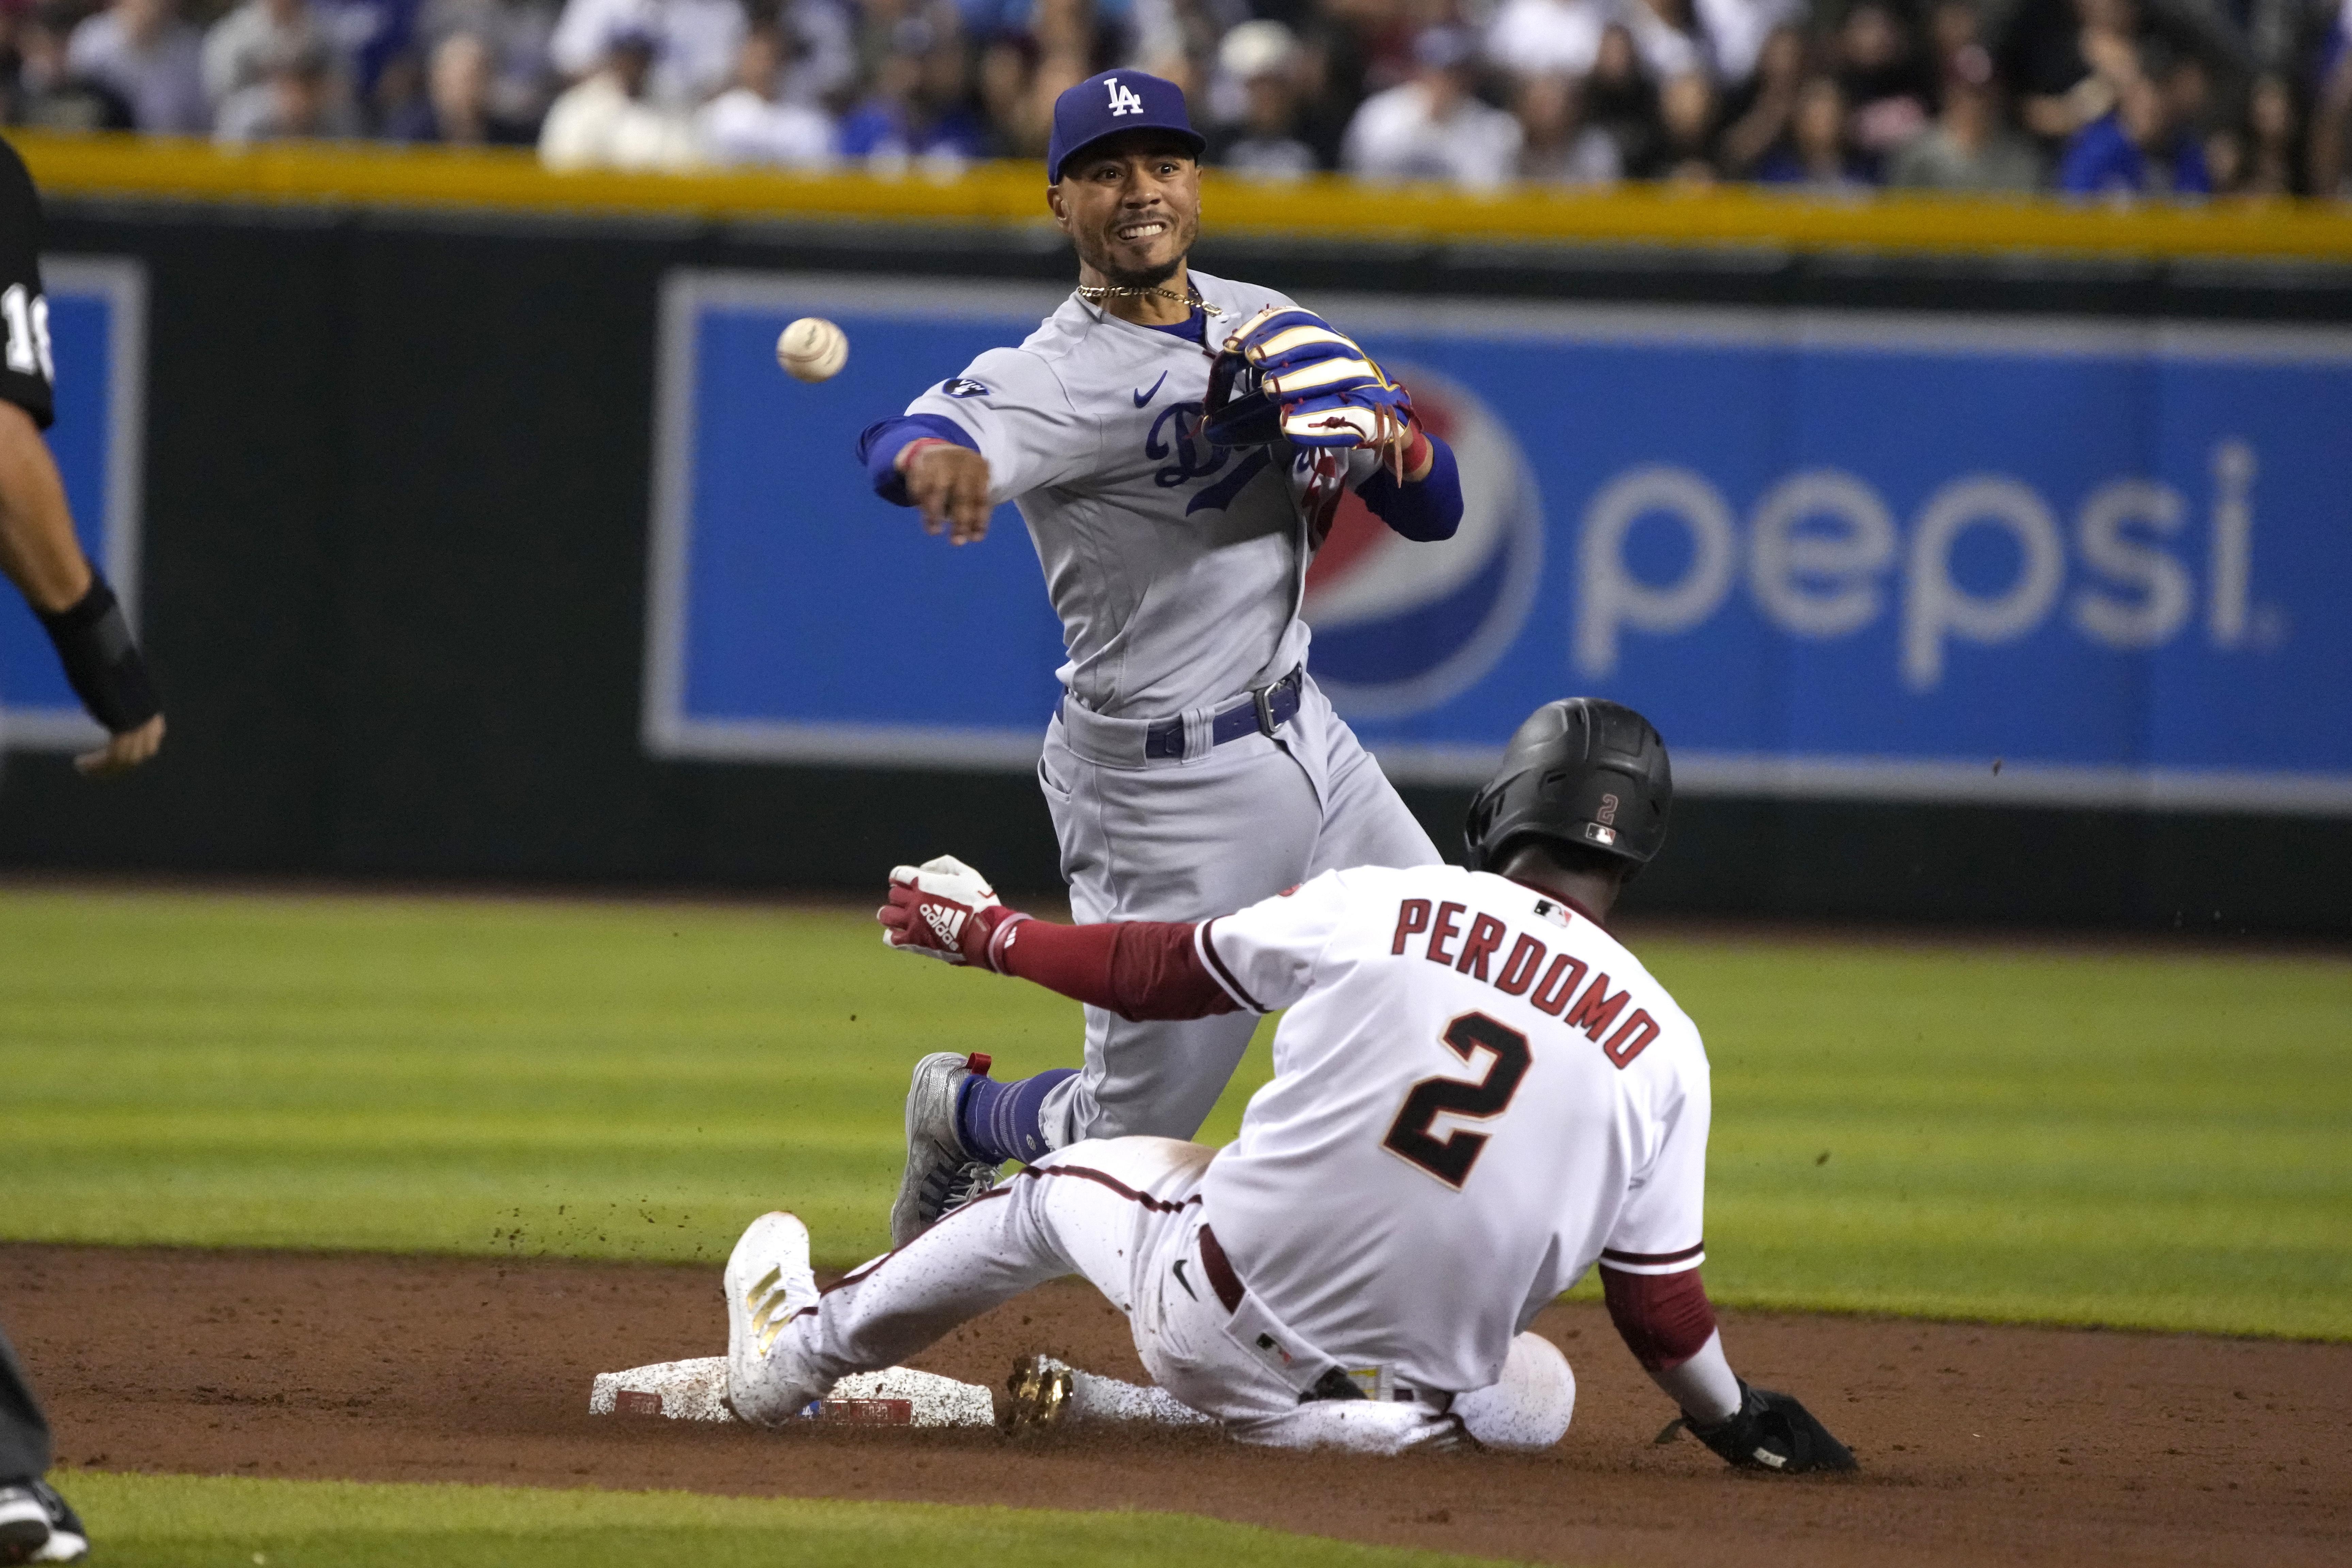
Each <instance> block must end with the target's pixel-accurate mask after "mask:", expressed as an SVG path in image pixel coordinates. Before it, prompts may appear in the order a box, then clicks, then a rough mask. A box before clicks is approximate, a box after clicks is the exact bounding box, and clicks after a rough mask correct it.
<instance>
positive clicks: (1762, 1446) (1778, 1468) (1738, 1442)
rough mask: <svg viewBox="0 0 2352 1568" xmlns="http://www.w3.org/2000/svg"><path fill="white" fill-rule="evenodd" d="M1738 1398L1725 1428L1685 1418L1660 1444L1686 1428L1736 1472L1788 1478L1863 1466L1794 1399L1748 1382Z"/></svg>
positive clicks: (1672, 1426) (1663, 1435)
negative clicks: (1764, 1471)
mask: <svg viewBox="0 0 2352 1568" xmlns="http://www.w3.org/2000/svg"><path fill="white" fill-rule="evenodd" d="M1739 1394H1740V1405H1739V1413H1738V1415H1734V1416H1733V1417H1732V1418H1731V1419H1730V1420H1728V1421H1726V1422H1724V1423H1723V1424H1722V1425H1721V1426H1700V1425H1699V1424H1698V1423H1697V1422H1696V1421H1693V1420H1691V1419H1690V1418H1688V1417H1687V1416H1685V1417H1683V1418H1681V1419H1679V1420H1675V1421H1670V1422H1668V1423H1667V1424H1666V1429H1665V1430H1664V1431H1663V1432H1661V1433H1659V1434H1658V1441H1659V1442H1660V1443H1662V1444H1663V1443H1671V1442H1673V1441H1674V1440H1675V1431H1676V1430H1677V1429H1678V1428H1680V1427H1684V1426H1687V1427H1689V1428H1690V1433H1691V1436H1694V1437H1696V1438H1697V1439H1698V1440H1699V1441H1700V1442H1702V1443H1704V1444H1706V1446H1707V1447H1710V1448H1712V1449H1714V1450H1715V1451H1716V1453H1717V1454H1718V1455H1720V1456H1721V1457H1722V1458H1723V1459H1724V1460H1725V1462H1727V1464H1729V1465H1731V1466H1732V1467H1733V1468H1735V1469H1742V1470H1769V1471H1772V1472H1774V1473H1776V1474H1779V1475H1783V1476H1801V1475H1804V1474H1806V1473H1808V1472H1809V1471H1812V1470H1853V1469H1859V1468H1862V1467H1861V1466H1859V1465H1857V1464H1855V1463H1854V1458H1853V1450H1852V1449H1850V1448H1848V1447H1846V1446H1845V1445H1844V1444H1843V1443H1841V1442H1839V1441H1838V1440H1837V1439H1836V1438H1835V1437H1832V1436H1830V1429H1829V1428H1828V1427H1826V1426H1822V1424H1821V1422H1820V1421H1819V1420H1818V1419H1816V1418H1815V1416H1814V1415H1813V1413H1812V1412H1811V1411H1810V1410H1808V1409H1806V1408H1805V1407H1804V1406H1803V1405H1800V1404H1798V1403H1797V1401H1796V1400H1795V1399H1793V1398H1792V1397H1790V1395H1788V1394H1780V1393H1776V1392H1774V1391H1773V1390H1771V1389H1769V1388H1755V1387H1751V1386H1750V1385H1749V1384H1748V1382H1747V1380H1746V1379H1744V1378H1743V1379H1741V1380H1740V1384H1739Z"/></svg>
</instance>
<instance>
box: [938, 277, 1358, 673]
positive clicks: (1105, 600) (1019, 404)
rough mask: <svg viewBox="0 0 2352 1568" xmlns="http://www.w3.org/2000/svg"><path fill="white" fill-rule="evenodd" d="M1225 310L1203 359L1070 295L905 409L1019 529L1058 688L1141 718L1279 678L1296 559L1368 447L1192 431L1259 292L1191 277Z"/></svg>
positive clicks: (1261, 296)
mask: <svg viewBox="0 0 2352 1568" xmlns="http://www.w3.org/2000/svg"><path fill="white" fill-rule="evenodd" d="M1192 284H1193V286H1194V287H1195V288H1197V289H1199V290H1200V292H1201V297H1202V300H1205V301H1206V302H1207V303H1209V304H1212V305H1214V306H1216V307H1218V308H1219V310H1220V311H1221V312H1222V313H1221V314H1219V315H1216V316H1213V317H1211V318H1210V319H1209V325H1208V338H1209V346H1208V347H1205V348H1204V347H1203V346H1202V344H1201V343H1199V342H1192V341H1190V340H1188V339H1185V338H1182V337H1180V336H1177V335H1176V334H1174V333H1172V332H1167V331H1159V330H1156V329H1154V328H1150V327H1139V326H1137V325H1136V324H1134V323H1133V322H1131V321H1121V320H1119V319H1118V317H1116V316H1113V315H1111V314H1109V313H1108V312H1107V311H1105V310H1101V309H1099V308H1098V307H1097V306H1094V305H1089V304H1087V302H1086V301H1084V300H1080V299H1079V298H1078V297H1077V296H1076V295H1075V294H1073V295H1072V296H1071V297H1070V299H1069V300H1068V301H1067V302H1066V303H1065V304H1064V305H1063V306H1062V308H1061V309H1060V310H1056V311H1055V312H1054V313H1053V314H1052V315H1051V316H1049V317H1047V318H1046V319H1045V321H1044V322H1043V323H1042V324H1041V325H1040V326H1039V327H1038V329H1037V330H1036V331H1034V332H1033V333H1031V334H1030V335H1029V338H1028V340H1027V341H1026V342H1024V343H1022V344H1021V346H1020V347H1018V348H1004V349H991V350H989V351H988V352H987V353H983V354H982V355H981V356H980V357H979V358H978V359H976V360H974V361H972V362H971V366H970V367H969V368H967V369H966V370H965V371H964V373H963V374H961V375H960V376H957V377H955V378H954V379H953V380H950V381H947V382H943V383H941V384H940V385H938V386H935V387H933V388H932V389H931V390H930V391H929V392H926V393H924V394H923V395H921V396H920V397H918V398H917V399H915V401H914V402H913V403H912V404H910V405H908V409H907V412H908V414H909V415H917V414H927V415H934V416H944V417H946V418H948V419H950V420H952V421H954V422H955V424H956V425H958V426H961V428H962V429H964V430H965V431H966V432H968V433H969V434H970V435H971V438H972V441H973V443H974V445H975V446H977V447H978V448H979V450H980V454H981V456H982V457H983V458H987V459H988V468H989V480H990V485H991V491H990V498H989V499H990V500H991V501H992V502H996V503H1002V502H1004V501H1008V500H1009V501H1012V502H1013V503H1014V504H1016V505H1017V506H1019V508H1020V509H1021V515H1022V517H1023V519H1024V521H1026V522H1027V523H1028V525H1029V536H1030V538H1031V540H1032V541H1033V542H1034V543H1035V545H1036V547H1037V558H1038V560H1039V562H1040V563H1042V564H1043V565H1044V567H1045V586H1046V591H1047V593H1048V594H1050V595H1051V596H1052V598H1053V601H1054V609H1055V613H1056V614H1058V615H1059V616H1061V618H1062V634H1063V638H1064V641H1065V645H1066V647H1067V648H1068V651H1069V662H1068V663H1066V664H1065V665H1064V666H1063V667H1062V668H1061V670H1060V671H1059V674H1060V676H1061V679H1062V684H1063V686H1064V687H1065V688H1066V689H1067V690H1068V691H1069V693H1070V695H1071V696H1072V697H1074V698H1076V700H1078V701H1079V702H1081V703H1083V704H1085V705H1086V706H1087V708H1089V709H1091V710H1093V711H1095V712H1097V713H1100V714H1103V715H1105V716H1107V717H1111V718H1128V719H1153V718H1159V717H1160V716H1162V715H1166V714H1171V713H1177V712H1181V711H1182V710H1185V709H1188V708H1195V707H1198V706H1200V705H1202V704H1203V703H1207V702H1214V701H1217V700H1221V699H1223V698H1226V697H1230V696H1232V695H1234V693H1236V692H1239V691H1243V690H1245V689H1248V688H1250V687H1254V686H1262V685H1265V683H1267V682H1268V681H1271V680H1274V679H1279V678H1280V677H1282V676H1284V675H1286V674H1287V673H1288V672H1289V671H1290V670H1291V669H1292V668H1296V667H1297V665H1298V664H1299V663H1300V662H1301V661H1302V660H1303V659H1304V658H1306V655H1307V626H1306V624H1305V623H1304V622H1302V621H1301V620H1300V619H1299V618H1298V606H1299V602H1300V599H1301V597H1302V595H1303V594H1304V591H1305V584H1306V574H1307V561H1308V559H1309V557H1310V556H1311V555H1312V553H1313V547H1314V545H1315V543H1317V542H1319V539H1320V531H1321V530H1325V529H1328V526H1329V519H1330V515H1331V509H1332V508H1333V507H1334V506H1336V505H1337V504H1338V501H1339V488H1340V486H1341V485H1342V484H1343V483H1352V482H1354V481H1355V480H1357V479H1362V478H1363V477H1364V476H1366V475H1367V474H1369V473H1370V471H1371V467H1372V465H1373V463H1375V462H1376V461H1377V460H1378V459H1377V458H1376V457H1375V456H1374V454H1372V453H1370V452H1354V453H1332V454H1326V455H1323V456H1321V457H1319V458H1318V457H1317V456H1316V455H1314V454H1310V453H1308V452H1306V451H1299V452H1297V453H1293V452H1292V451H1291V449H1290V448H1288V447H1283V446H1275V447H1217V446H1213V445H1212V444H1211V443H1210V442H1209V440H1208V439H1207V438H1206V437H1204V436H1202V434H1201V432H1200V424H1201V419H1202V410H1203V408H1204V405H1205V402H1206V399H1207V396H1208V388H1209V367H1210V365H1211V363H1213V360H1214V357H1215V356H1214V353H1213V350H1214V348H1215V347H1216V346H1217V345H1219V344H1221V343H1222V342H1223V338H1224V335H1225V334H1226V333H1227V332H1230V331H1233V330H1234V328H1236V327H1238V326H1240V325H1241V323H1242V322H1244V321H1247V320H1248V319H1249V318H1250V317H1251V316H1252V315H1254V314H1255V313H1256V312H1257V311H1258V310H1260V309H1261V308H1262V307H1264V306H1266V305H1287V304H1290V303H1291V301H1290V300H1287V299H1286V298H1285V297H1284V296H1283V295H1280V294H1277V293H1276V292H1275V291H1274V290H1272V289H1260V288H1257V287H1255V286H1254V285H1251V284H1247V283H1234V282H1229V281H1227V280H1225V279H1219V278H1212V277H1209V276H1208V275H1207V274H1205V273H1202V272H1194V273H1193V274H1192Z"/></svg>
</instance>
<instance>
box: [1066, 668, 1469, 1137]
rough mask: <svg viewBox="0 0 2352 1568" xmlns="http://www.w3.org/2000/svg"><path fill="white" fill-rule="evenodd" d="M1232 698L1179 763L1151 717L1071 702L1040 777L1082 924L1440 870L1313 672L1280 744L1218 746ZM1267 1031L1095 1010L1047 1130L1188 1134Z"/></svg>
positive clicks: (1195, 910) (1188, 915)
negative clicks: (1356, 874)
mask: <svg viewBox="0 0 2352 1568" xmlns="http://www.w3.org/2000/svg"><path fill="white" fill-rule="evenodd" d="M1233 703H1234V699H1230V698H1229V699H1226V700H1223V701H1221V702H1217V703H1214V704H1212V705H1211V706H1209V707H1207V708H1203V709H1201V710H1197V711H1195V712H1192V713H1188V714H1186V715H1185V716H1184V721H1185V733H1186V738H1187V742H1188V744H1187V745H1186V747H1185V752H1186V754H1185V756H1184V757H1183V758H1182V759H1181V761H1152V760H1147V759H1146V757H1145V755H1144V743H1143V732H1144V731H1145V730H1146V729H1147V728H1149V726H1148V725H1147V724H1146V723H1145V722H1144V721H1140V720H1129V719H1106V718H1103V717H1101V716H1100V715H1098V714H1094V713H1090V712H1088V711H1087V710H1085V709H1083V708H1080V707H1079V706H1078V705H1077V704H1076V703H1074V702H1065V703H1064V704H1063V705H1062V711H1061V712H1060V713H1059V714H1057V715H1056V716H1055V720H1054V722H1053V723H1052V724H1051V725H1050V726H1049V727H1048V728H1047V730H1046V731H1045V752H1044V754H1043V755H1042V756H1041V757H1040V758H1039V760H1038V764H1037V783H1038V786H1039V787H1040V788H1041V789H1043V790H1044V791H1045V803H1046V805H1048V806H1049V807H1050V808H1051V809H1052V811H1053V814H1054V831H1055V835H1056V836H1057V837H1059V839H1060V841H1061V847H1062V875H1063V877H1064V879H1066V880H1067V881H1068V882H1069V884H1070V912H1071V914H1072V916H1073V917H1074V918H1075V919H1076V920H1077V921H1079V922H1080V923H1082V924H1084V923H1091V922H1094V921H1202V920H1208V919H1211V918H1213V917H1214V916H1217V915H1222V914H1227V913H1230V912H1231V911H1233V910H1237V909H1242V908H1244V907H1246V906H1248V905H1250V904H1254V903H1256V902H1258V901H1259V900H1262V899H1270V898H1272V897H1274V896H1275V895H1276V894H1277V893H1280V892H1282V891H1284V890H1285V889H1289V888H1294V887H1297V885H1298V884H1299V883H1301V882H1304V881H1306V880H1307V879H1308V878H1309V877H1313V876H1317V875H1319V874H1320V873H1322V872H1324V871H1329V870H1340V869H1345V868H1348V867H1350V866H1426V865H1433V864H1434V863H1436V861H1437V858H1438V855H1437V849H1436V847H1435V846H1433V844H1431V843H1430V841H1429V835H1428V834H1426V833H1424V832H1423V831H1422V827H1421V824H1420V823H1419V822H1417V821H1415V820H1414V818H1413V816H1412V813H1411V812H1409V811H1407V810H1406V809H1405V805H1404V802H1403V801H1402V800H1400V799H1398V798H1397V793H1396V791H1395V789H1394V788H1393V787H1391V784H1389V781H1388V780H1387V778H1386V777H1384V776H1383V775H1382V774H1381V770H1380V764H1379V763H1375V762H1374V761H1373V760H1372V757H1371V754H1370V752H1366V751H1365V750H1364V748H1363V746H1362V745H1361V744H1360V742H1358V741H1357V739H1356V737H1355V733H1354V731H1350V730H1349V728H1348V726H1347V724H1346V723H1345V722H1344V721H1341V720H1340V718H1339V715H1338V714H1337V713H1335V712H1333V711H1332V710H1331V704H1330V703H1329V701H1328V700H1326V699H1325V697H1324V696H1323V693H1322V692H1321V691H1320V690H1319V689H1318V688H1317V687H1316V685H1315V682H1314V680H1313V679H1312V678H1311V677H1310V678H1307V679H1304V680H1302V682H1301V689H1300V692H1299V705H1298V711H1297V714H1296V715H1294V716H1293V717H1292V718H1291V719H1290V720H1289V721H1288V722H1286V723H1285V724H1283V725H1282V726H1281V727H1280V728H1279V729H1278V730H1277V731H1276V733H1275V735H1274V736H1273V737H1272V738H1271V739H1269V738H1268V737H1266V736H1265V735H1264V734H1262V733H1258V732H1255V731H1253V732H1251V733H1250V734H1247V735H1244V736H1243V737H1241V738H1240V739H1238V740H1234V741H1228V742H1225V743H1224V744H1223V745H1222V746H1214V747H1211V746H1208V745H1207V744H1205V741H1206V738H1207V736H1208V733H1209V722H1210V721H1211V719H1213V716H1214V714H1215V713H1216V712H1217V711H1219V710H1223V709H1225V708H1229V707H1231V706H1233ZM1192 742H1202V743H1192ZM1256 1026H1257V1018H1256V1016H1255V1015H1254V1014H1250V1013H1246V1012H1244V1013H1228V1014H1225V1015H1223V1016H1218V1017H1213V1018H1196V1019H1190V1020H1186V1021H1182V1022H1173V1023H1171V1022H1147V1023H1132V1022H1129V1020H1127V1019H1125V1018H1121V1017H1119V1016H1117V1015H1116V1014H1113V1013H1108V1012H1106V1011H1104V1010H1103V1009H1101V1008H1098V1007H1089V1008H1087V1056H1086V1067H1085V1068H1084V1070H1082V1071H1081V1072H1079V1074H1078V1075H1077V1076H1076V1077H1075V1078H1072V1079H1067V1080H1066V1081H1065V1082H1063V1083H1062V1084H1061V1085H1059V1086H1058V1087H1056V1088H1055V1089H1054V1091H1053V1092H1052V1093H1051V1094H1050V1095H1048V1096H1047V1098H1046V1100H1045V1107H1044V1110H1043V1112H1042V1114H1041V1115H1040V1118H1039V1120H1040V1122H1041V1123H1042V1125H1043V1129H1044V1131H1045V1137H1046V1138H1047V1140H1048V1141H1050V1142H1052V1143H1053V1145H1054V1146H1055V1148H1064V1147H1066V1146H1067V1145H1069V1144H1072V1143H1075V1142H1078V1141H1080V1140H1081V1139H1087V1138H1118V1137H1128V1136H1133V1135H1148V1136H1153V1137H1160V1138H1190V1137H1192V1134H1193V1133H1194V1132H1196V1131H1199V1130H1200V1127H1201V1123H1202V1121H1204V1120H1206V1119H1207V1117H1208V1114H1209V1111H1210V1110H1211V1109H1212V1108H1213V1107H1214V1106H1215V1104H1216V1103H1217V1097H1218V1096H1219V1095H1220V1094H1222V1093H1223V1092H1224V1088H1225V1083H1226V1080H1228V1079H1231V1078H1232V1077H1233V1075H1234V1068H1235V1067H1236V1066H1238V1065H1239V1064H1240V1062H1241V1058H1242V1053H1243V1051H1244V1050H1245V1049H1247V1048H1248V1046H1249V1040H1250V1035H1251V1034H1252V1032H1253V1031H1254V1030H1255V1028H1256Z"/></svg>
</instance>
